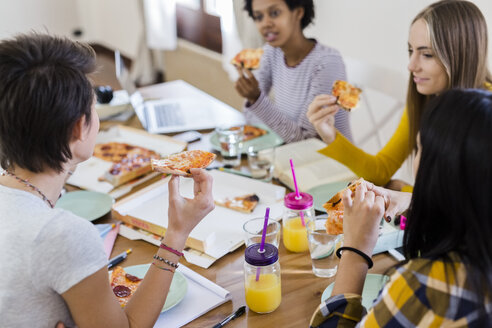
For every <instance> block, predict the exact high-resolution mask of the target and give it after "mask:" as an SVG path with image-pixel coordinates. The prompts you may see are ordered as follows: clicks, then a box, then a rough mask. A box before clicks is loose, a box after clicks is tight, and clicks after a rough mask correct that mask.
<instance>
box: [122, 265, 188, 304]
mask: <svg viewBox="0 0 492 328" xmlns="http://www.w3.org/2000/svg"><path fill="white" fill-rule="evenodd" d="M149 267H150V264H140V265H133V266H129V267H126V268H124V270H125V272H126V273H129V274H131V275H134V276H135V277H139V278H140V279H143V277H144V276H145V274H146V273H147V270H149ZM187 291H188V281H187V280H186V278H185V276H184V275H183V274H182V273H181V272H179V271H175V272H174V276H173V281H172V282H171V287H170V288H169V293H168V294H167V298H166V303H164V307H163V308H162V311H161V313H162V312H165V311H167V310H169V309H171V308H173V307H175V306H176V305H178V304H179V302H181V301H182V300H183V298H184V297H185V296H186V292H187Z"/></svg>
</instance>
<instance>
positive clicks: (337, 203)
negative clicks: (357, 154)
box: [323, 178, 364, 235]
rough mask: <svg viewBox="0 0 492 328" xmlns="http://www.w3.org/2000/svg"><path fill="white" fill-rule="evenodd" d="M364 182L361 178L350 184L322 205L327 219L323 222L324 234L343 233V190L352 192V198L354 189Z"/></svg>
mask: <svg viewBox="0 0 492 328" xmlns="http://www.w3.org/2000/svg"><path fill="white" fill-rule="evenodd" d="M362 181H364V179H363V178H359V179H357V180H356V181H354V182H353V183H351V184H350V185H349V186H348V187H347V188H344V189H342V190H340V191H339V192H337V193H336V194H335V195H334V196H333V197H332V198H331V199H330V200H329V201H327V202H326V203H324V204H323V208H324V209H325V210H326V212H327V213H328V218H327V220H326V222H325V225H326V232H327V233H329V234H332V235H338V234H342V233H343V212H344V207H343V201H342V194H343V192H344V191H345V190H347V189H349V190H351V191H352V198H353V197H354V193H355V189H356V188H357V186H358V185H360V184H361V183H362Z"/></svg>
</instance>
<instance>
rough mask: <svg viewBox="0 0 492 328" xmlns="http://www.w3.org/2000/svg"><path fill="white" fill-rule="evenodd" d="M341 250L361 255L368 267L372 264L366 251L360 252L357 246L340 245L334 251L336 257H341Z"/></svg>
mask: <svg viewBox="0 0 492 328" xmlns="http://www.w3.org/2000/svg"><path fill="white" fill-rule="evenodd" d="M343 250H347V251H352V252H354V253H356V254H358V255H360V256H362V258H363V259H364V260H366V262H367V266H368V268H369V269H370V268H372V266H373V265H374V263H373V262H372V260H371V258H370V257H369V256H367V254H366V253H364V252H362V251H359V250H358V249H357V248H353V247H348V246H343V247H340V248H339V249H337V251H336V253H335V254H337V256H338V258H341V257H342V251H343Z"/></svg>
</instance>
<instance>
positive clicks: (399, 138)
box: [318, 82, 492, 191]
mask: <svg viewBox="0 0 492 328" xmlns="http://www.w3.org/2000/svg"><path fill="white" fill-rule="evenodd" d="M484 88H485V89H487V90H489V91H492V84H491V83H488V82H485V83H484ZM409 133H410V126H409V122H408V112H407V109H406V108H405V110H404V112H403V116H402V117H401V120H400V123H399V124H398V128H397V129H396V131H395V133H394V134H393V136H392V137H391V139H390V140H389V141H388V143H387V144H386V146H384V148H383V149H381V150H380V151H379V153H377V154H376V155H371V154H368V153H366V152H364V151H363V150H362V149H360V148H358V147H356V146H354V145H353V144H352V143H351V142H350V141H348V140H347V139H346V138H345V137H344V136H343V135H342V134H341V133H338V132H337V136H336V138H335V140H334V141H333V142H332V143H331V144H330V145H329V146H328V147H325V148H323V149H320V150H319V151H318V152H319V153H321V154H323V155H325V156H328V157H331V158H333V159H335V160H337V161H339V162H340V163H342V164H344V165H345V166H347V167H348V168H349V169H351V170H352V171H353V172H354V173H355V174H356V175H358V176H360V177H363V178H364V179H366V180H369V181H371V182H373V183H374V184H376V185H379V186H382V185H385V184H386V183H388V182H389V181H390V179H391V177H392V176H393V174H395V172H396V171H397V170H398V169H399V168H400V166H401V165H402V164H403V162H404V161H405V159H406V158H407V157H408V155H410V152H411V149H410V147H409V140H408V138H409ZM405 191H407V190H405Z"/></svg>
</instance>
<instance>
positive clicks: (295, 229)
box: [282, 192, 314, 253]
mask: <svg viewBox="0 0 492 328" xmlns="http://www.w3.org/2000/svg"><path fill="white" fill-rule="evenodd" d="M284 206H285V208H284V214H283V216H282V234H283V236H282V238H283V241H284V246H285V248H286V249H287V250H289V251H291V252H297V253H300V252H305V251H307V250H308V249H309V244H308V239H307V230H306V226H305V225H303V224H302V222H303V219H304V223H306V222H307V221H309V220H312V218H314V209H313V196H311V195H310V194H308V193H305V192H300V193H299V197H297V195H296V193H295V192H291V193H289V194H287V195H285V198H284Z"/></svg>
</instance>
